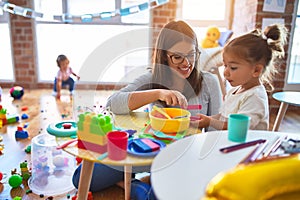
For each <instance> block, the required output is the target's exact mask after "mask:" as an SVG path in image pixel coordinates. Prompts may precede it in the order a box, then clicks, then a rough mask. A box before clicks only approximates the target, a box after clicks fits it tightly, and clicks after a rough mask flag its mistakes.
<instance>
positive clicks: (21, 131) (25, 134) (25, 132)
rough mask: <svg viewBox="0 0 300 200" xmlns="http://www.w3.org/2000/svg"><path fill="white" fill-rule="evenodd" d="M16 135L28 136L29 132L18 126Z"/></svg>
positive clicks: (22, 137)
mask: <svg viewBox="0 0 300 200" xmlns="http://www.w3.org/2000/svg"><path fill="white" fill-rule="evenodd" d="M15 137H16V138H20V139H25V138H28V132H27V131H25V130H23V127H21V126H18V130H17V131H16V134H15Z"/></svg>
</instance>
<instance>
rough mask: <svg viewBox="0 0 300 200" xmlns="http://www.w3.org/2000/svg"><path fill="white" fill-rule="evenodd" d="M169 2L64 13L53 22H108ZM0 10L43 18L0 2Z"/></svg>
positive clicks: (155, 1)
mask: <svg viewBox="0 0 300 200" xmlns="http://www.w3.org/2000/svg"><path fill="white" fill-rule="evenodd" d="M168 2H169V0H151V1H148V2H144V3H142V4H139V5H134V6H130V7H128V8H122V9H117V10H114V11H108V12H101V13H93V14H84V15H72V14H69V13H64V14H62V15H53V19H54V20H58V21H62V22H72V21H73V20H74V19H78V18H79V19H81V21H82V22H92V21H93V19H96V18H97V19H100V20H109V19H111V18H113V17H116V16H127V15H132V14H135V13H138V12H141V11H144V10H149V9H153V8H155V7H157V6H161V5H163V4H166V3H168ZM0 9H2V10H3V11H4V12H9V13H11V14H15V15H21V16H23V17H27V18H37V17H39V18H43V16H44V14H43V13H40V12H36V11H34V10H32V9H30V8H24V7H21V6H16V5H14V4H11V3H7V2H3V1H0Z"/></svg>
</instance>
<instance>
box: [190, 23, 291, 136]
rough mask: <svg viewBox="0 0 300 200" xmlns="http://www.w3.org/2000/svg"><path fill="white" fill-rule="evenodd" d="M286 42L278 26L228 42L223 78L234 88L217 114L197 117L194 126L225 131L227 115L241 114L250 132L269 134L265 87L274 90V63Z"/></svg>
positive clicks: (285, 32)
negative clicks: (260, 131) (272, 80)
mask: <svg viewBox="0 0 300 200" xmlns="http://www.w3.org/2000/svg"><path fill="white" fill-rule="evenodd" d="M286 41H287V29H286V28H285V27H284V26H282V25H280V24H274V25H271V26H268V27H266V29H265V30H264V32H263V33H262V32H261V31H260V30H255V31H252V32H250V33H248V34H245V35H242V36H240V37H237V38H235V39H233V40H232V41H230V42H229V43H228V44H227V45H226V46H225V47H224V49H223V62H224V66H225V69H224V77H225V78H226V80H227V81H228V82H229V83H230V84H231V86H233V87H234V88H232V89H230V90H229V91H228V93H227V95H226V96H225V100H224V103H223V105H222V107H221V110H220V113H219V114H217V115H213V116H206V115H202V114H199V116H200V118H201V119H200V120H199V121H196V122H194V125H196V126H198V127H199V128H204V127H208V126H211V127H213V128H216V129H221V130H222V129H223V130H225V129H227V119H228V116H229V114H231V113H240V114H245V115H248V116H250V117H251V122H250V129H252V130H268V128H269V104H268V95H267V92H266V89H265V86H269V87H270V89H271V90H272V89H273V86H272V84H271V79H272V75H273V74H274V73H275V72H276V69H275V66H274V62H275V61H274V59H275V58H276V57H278V58H282V57H283V56H284V48H283V46H284V45H285V44H286ZM264 84H265V86H264Z"/></svg>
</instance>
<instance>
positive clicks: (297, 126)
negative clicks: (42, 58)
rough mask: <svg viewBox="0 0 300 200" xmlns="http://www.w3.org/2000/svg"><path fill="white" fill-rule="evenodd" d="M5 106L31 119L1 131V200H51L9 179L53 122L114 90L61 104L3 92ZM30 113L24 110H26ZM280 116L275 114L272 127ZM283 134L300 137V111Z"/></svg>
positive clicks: (119, 193) (42, 95)
mask: <svg viewBox="0 0 300 200" xmlns="http://www.w3.org/2000/svg"><path fill="white" fill-rule="evenodd" d="M3 92H4V93H3V95H2V102H0V105H2V106H3V107H4V108H6V109H7V111H8V113H9V114H15V113H16V114H18V115H20V116H21V115H22V114H27V115H28V117H29V118H28V119H24V120H20V122H18V123H14V124H9V125H5V126H3V127H2V128H1V129H0V137H2V138H3V141H1V142H0V147H1V146H4V150H3V151H2V153H3V154H2V155H0V163H1V165H0V172H2V173H3V174H6V177H4V178H3V179H2V180H1V181H0V200H2V199H13V198H14V197H16V196H20V197H22V199H23V200H27V199H28V200H29V199H30V200H38V199H39V200H40V199H47V197H42V198H41V197H39V195H38V194H34V193H29V194H26V191H27V190H28V189H29V188H28V185H27V184H26V182H24V183H23V184H22V185H21V186H20V187H18V188H14V189H13V188H12V187H11V186H10V185H9V184H8V177H10V175H11V171H12V170H14V169H16V170H17V172H19V173H20V168H19V164H20V163H21V162H23V161H25V160H27V161H28V163H30V161H31V154H28V153H26V152H25V151H24V150H25V149H26V147H27V146H28V145H30V144H31V138H33V137H34V136H36V135H38V134H41V133H46V128H47V127H48V125H49V124H51V123H57V122H61V121H62V120H68V119H76V117H77V116H76V113H77V112H78V109H79V107H81V108H82V107H85V108H91V109H93V108H94V107H97V106H99V107H100V106H101V105H105V102H106V100H107V97H108V96H109V95H110V94H111V91H96V92H95V91H83V90H79V91H77V94H76V95H75V96H74V97H73V99H70V96H69V93H68V91H63V96H62V98H61V100H60V101H57V100H56V99H55V98H54V97H53V96H51V90H31V91H25V94H24V96H23V97H22V99H20V100H13V99H12V98H11V97H10V95H9V93H8V89H3ZM26 108H27V110H24V109H26ZM22 109H23V110H24V111H22ZM276 114H277V113H271V116H270V118H271V127H272V122H273V121H274V119H275V116H276ZM25 124H27V125H28V127H27V128H26V130H27V131H28V133H29V136H30V137H29V138H27V139H19V140H16V139H15V131H16V129H17V126H18V125H21V126H23V125H25ZM279 131H284V132H293V133H299V134H300V112H291V111H289V110H288V112H287V114H286V116H285V118H284V121H283V122H282V124H281V126H280V129H279ZM75 193H76V190H75V189H73V190H72V191H70V192H69V193H68V194H70V195H71V196H74V195H75ZM93 196H94V199H96V200H97V199H102V200H113V199H124V191H123V189H121V188H119V187H117V186H116V187H112V188H109V189H107V190H105V191H103V192H99V193H95V194H93ZM54 199H57V200H62V199H68V198H67V194H62V195H59V196H55V198H54Z"/></svg>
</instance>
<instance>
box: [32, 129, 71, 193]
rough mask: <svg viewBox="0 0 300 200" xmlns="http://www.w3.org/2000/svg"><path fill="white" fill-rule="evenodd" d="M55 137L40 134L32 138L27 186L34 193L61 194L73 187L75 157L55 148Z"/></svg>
mask: <svg viewBox="0 0 300 200" xmlns="http://www.w3.org/2000/svg"><path fill="white" fill-rule="evenodd" d="M56 146H57V143H56V141H55V137H54V136H52V135H49V134H40V135H37V136H35V137H34V138H32V143H31V150H32V151H31V161H32V172H31V178H30V179H29V187H30V189H31V190H32V192H33V193H35V194H44V195H47V196H51V195H58V194H63V193H66V192H69V191H71V190H72V189H74V186H73V184H72V176H73V173H74V170H75V167H76V161H75V157H73V156H71V155H70V154H68V153H66V152H64V151H63V150H58V149H56Z"/></svg>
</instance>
